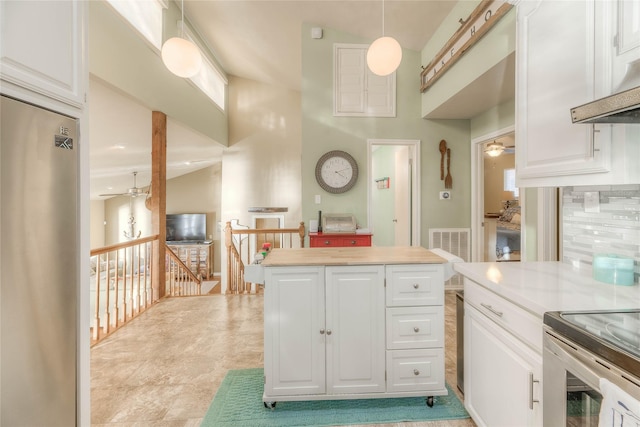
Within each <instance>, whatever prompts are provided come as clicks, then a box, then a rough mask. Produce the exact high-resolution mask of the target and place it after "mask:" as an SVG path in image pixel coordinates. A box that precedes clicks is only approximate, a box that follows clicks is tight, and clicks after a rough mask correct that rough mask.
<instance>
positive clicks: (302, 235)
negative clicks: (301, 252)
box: [298, 221, 304, 248]
mask: <svg viewBox="0 0 640 427" xmlns="http://www.w3.org/2000/svg"><path fill="white" fill-rule="evenodd" d="M298 234H299V235H300V247H301V248H304V221H300V226H299V227H298Z"/></svg>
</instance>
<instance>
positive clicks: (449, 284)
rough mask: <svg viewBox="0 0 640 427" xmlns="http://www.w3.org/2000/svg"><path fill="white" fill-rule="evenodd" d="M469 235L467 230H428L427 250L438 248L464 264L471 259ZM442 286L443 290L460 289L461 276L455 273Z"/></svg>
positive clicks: (469, 231)
mask: <svg viewBox="0 0 640 427" xmlns="http://www.w3.org/2000/svg"><path fill="white" fill-rule="evenodd" d="M470 234H471V229H469V228H430V229H429V248H430V249H431V248H440V249H442V250H443V251H447V252H449V253H450V254H453V255H455V256H458V257H460V258H462V259H463V260H464V262H469V260H470V259H471V244H470V242H469V236H470ZM444 285H445V289H462V288H463V279H462V276H461V275H460V274H457V273H456V274H454V275H453V277H451V278H450V279H449V280H447V281H446V282H445V283H444Z"/></svg>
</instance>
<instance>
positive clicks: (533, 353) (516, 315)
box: [464, 279, 542, 427]
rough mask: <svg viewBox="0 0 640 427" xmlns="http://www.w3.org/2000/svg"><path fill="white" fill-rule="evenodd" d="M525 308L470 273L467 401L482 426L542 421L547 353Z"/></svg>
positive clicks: (466, 323) (507, 426) (467, 289)
mask: <svg viewBox="0 0 640 427" xmlns="http://www.w3.org/2000/svg"><path fill="white" fill-rule="evenodd" d="M522 312H524V310H522V309H520V308H518V307H516V306H515V305H513V304H512V303H510V302H509V301H507V300H505V299H502V298H501V297H499V296H497V295H495V294H490V291H487V290H485V289H483V288H482V289H481V288H480V286H479V285H477V284H475V283H473V282H471V281H470V280H469V279H465V311H464V355H465V359H464V374H465V378H464V404H465V407H466V409H467V411H468V412H469V414H470V415H471V417H472V418H473V420H474V421H475V423H476V424H477V425H478V426H481V427H482V426H489V427H501V426H504V427H515V426H518V427H529V426H542V354H541V349H538V348H537V347H536V345H534V346H531V345H529V344H526V343H525V341H527V342H528V338H529V336H530V332H529V331H528V330H527V328H529V327H530V326H531V325H530V324H528V322H529V321H534V320H533V319H530V318H529V316H530V315H529V313H522ZM531 317H533V316H532V315H531ZM523 319H524V321H523ZM538 331H539V333H540V338H541V336H542V321H541V320H540V325H539V329H538ZM535 341H536V343H537V339H535Z"/></svg>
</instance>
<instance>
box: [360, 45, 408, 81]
mask: <svg viewBox="0 0 640 427" xmlns="http://www.w3.org/2000/svg"><path fill="white" fill-rule="evenodd" d="M400 62H402V47H401V46H400V43H398V41H397V40H396V39H394V38H393V37H389V36H382V37H380V38H378V39H376V40H375V41H374V42H373V43H371V46H369V49H368V50H367V65H368V66H369V69H370V70H371V72H372V73H373V74H376V75H378V76H388V75H389V74H391V73H393V72H394V71H395V70H397V69H398V67H399V66H400Z"/></svg>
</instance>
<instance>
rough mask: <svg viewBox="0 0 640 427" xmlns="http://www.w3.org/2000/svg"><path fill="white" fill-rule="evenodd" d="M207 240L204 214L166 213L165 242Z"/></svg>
mask: <svg viewBox="0 0 640 427" xmlns="http://www.w3.org/2000/svg"><path fill="white" fill-rule="evenodd" d="M205 240H207V215H206V214H169V215H167V242H183V243H199V242H204V241H205Z"/></svg>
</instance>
